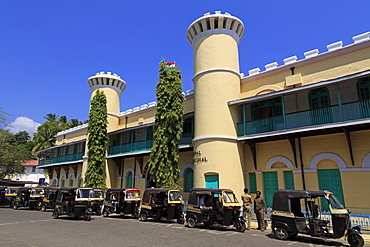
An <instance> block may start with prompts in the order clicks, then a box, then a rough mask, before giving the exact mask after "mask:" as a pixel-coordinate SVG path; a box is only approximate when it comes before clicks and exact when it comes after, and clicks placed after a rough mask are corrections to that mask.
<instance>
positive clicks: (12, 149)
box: [0, 129, 35, 178]
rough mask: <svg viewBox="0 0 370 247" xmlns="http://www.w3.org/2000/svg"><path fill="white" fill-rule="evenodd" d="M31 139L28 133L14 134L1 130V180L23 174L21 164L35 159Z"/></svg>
mask: <svg viewBox="0 0 370 247" xmlns="http://www.w3.org/2000/svg"><path fill="white" fill-rule="evenodd" d="M30 139H31V137H30V136H29V134H28V133H27V132H26V131H20V132H18V133H17V134H12V133H10V132H9V131H7V130H4V129H0V178H4V177H7V176H8V177H11V176H12V175H15V174H23V172H24V166H22V165H21V164H22V163H23V162H25V161H27V160H30V159H34V158H35V157H34V156H33V155H32V152H31V150H32V147H33V146H32V145H33V143H32V142H31V141H30Z"/></svg>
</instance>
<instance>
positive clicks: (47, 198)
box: [40, 187, 60, 212]
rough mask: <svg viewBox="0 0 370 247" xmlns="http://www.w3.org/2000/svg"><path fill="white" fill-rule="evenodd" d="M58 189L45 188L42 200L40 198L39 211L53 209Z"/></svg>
mask: <svg viewBox="0 0 370 247" xmlns="http://www.w3.org/2000/svg"><path fill="white" fill-rule="evenodd" d="M58 190H60V188H58V187H45V188H44V198H42V201H41V205H40V210H41V211H42V212H45V211H46V210H47V209H54V207H55V202H56V200H57V194H58Z"/></svg>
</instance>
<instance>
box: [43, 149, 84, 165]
mask: <svg viewBox="0 0 370 247" xmlns="http://www.w3.org/2000/svg"><path fill="white" fill-rule="evenodd" d="M83 156H84V153H83V152H81V153H76V154H68V155H64V156H59V157H54V158H49V159H43V160H39V165H38V166H45V165H50V164H59V163H65V162H74V161H79V160H82V157H83Z"/></svg>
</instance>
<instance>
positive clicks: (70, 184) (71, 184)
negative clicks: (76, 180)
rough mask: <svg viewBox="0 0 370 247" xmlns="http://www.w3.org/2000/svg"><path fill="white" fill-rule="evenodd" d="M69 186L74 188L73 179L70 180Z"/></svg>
mask: <svg viewBox="0 0 370 247" xmlns="http://www.w3.org/2000/svg"><path fill="white" fill-rule="evenodd" d="M69 186H70V187H73V179H72V177H71V178H70V179H69Z"/></svg>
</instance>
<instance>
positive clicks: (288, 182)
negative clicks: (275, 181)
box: [284, 171, 294, 190]
mask: <svg viewBox="0 0 370 247" xmlns="http://www.w3.org/2000/svg"><path fill="white" fill-rule="evenodd" d="M284 182H285V189H290V190H294V176H293V172H292V171H284Z"/></svg>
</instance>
